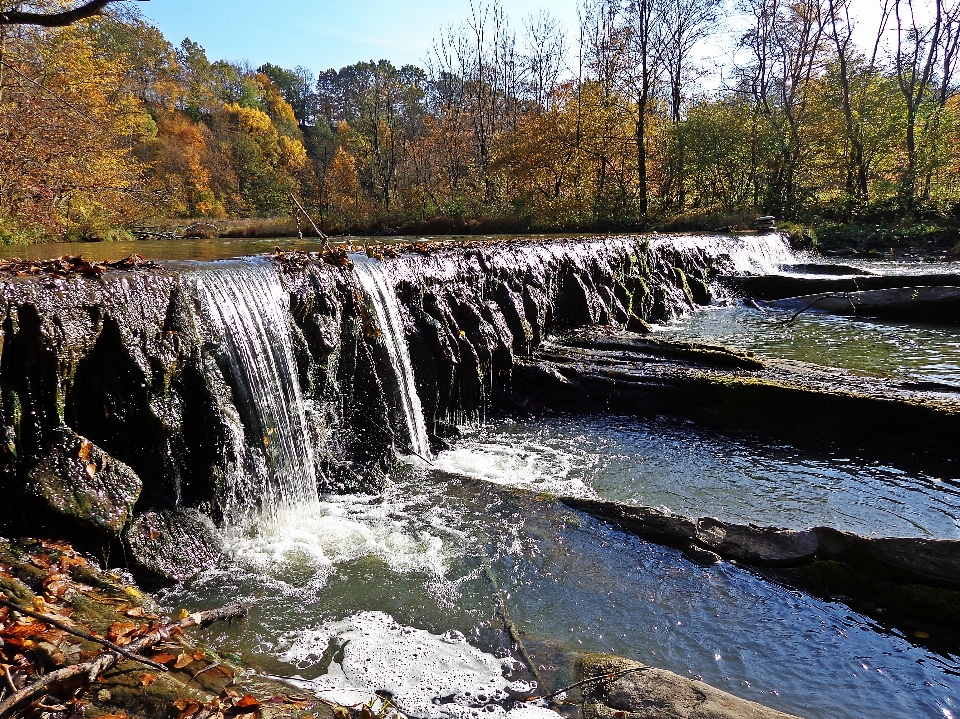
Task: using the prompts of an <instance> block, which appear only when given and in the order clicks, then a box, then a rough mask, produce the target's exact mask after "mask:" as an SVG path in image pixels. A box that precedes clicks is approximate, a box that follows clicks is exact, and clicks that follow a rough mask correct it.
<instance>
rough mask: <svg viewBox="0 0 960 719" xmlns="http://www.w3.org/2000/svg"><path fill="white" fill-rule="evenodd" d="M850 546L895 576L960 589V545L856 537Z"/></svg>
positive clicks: (889, 538) (913, 539) (916, 540)
mask: <svg viewBox="0 0 960 719" xmlns="http://www.w3.org/2000/svg"><path fill="white" fill-rule="evenodd" d="M848 536H849V535H848ZM850 542H851V544H852V545H853V547H855V548H856V549H857V550H859V551H861V552H863V553H865V554H866V555H867V556H868V557H869V558H870V559H872V560H873V561H876V562H881V563H883V564H884V565H886V566H887V567H889V569H890V571H891V572H892V573H900V572H902V573H906V574H907V575H909V576H913V577H916V578H917V579H920V580H921V581H924V582H926V583H932V584H936V585H940V586H944V587H950V588H952V589H960V541H955V540H930V539H923V538H919V537H910V538H899V537H859V536H856V535H853V536H851V537H850ZM841 556H842V555H841Z"/></svg>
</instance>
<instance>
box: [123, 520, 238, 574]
mask: <svg viewBox="0 0 960 719" xmlns="http://www.w3.org/2000/svg"><path fill="white" fill-rule="evenodd" d="M123 538H124V540H125V544H126V546H127V549H128V550H129V552H130V558H131V559H133V560H134V562H136V564H137V565H138V566H139V567H140V568H141V569H145V570H147V571H148V572H150V573H151V574H153V575H156V576H157V577H160V578H161V579H165V580H172V581H174V582H183V581H186V580H188V579H191V578H193V577H195V576H197V575H198V574H200V572H202V571H203V570H205V569H208V568H210V567H211V566H212V565H213V564H215V563H216V562H217V559H219V557H220V554H221V543H220V540H219V538H218V537H217V529H216V527H215V526H214V524H213V522H212V521H211V520H210V518H209V517H207V516H206V515H204V514H201V513H200V512H198V511H197V510H195V509H151V510H148V511H146V512H143V513H142V514H138V515H137V517H136V519H134V520H133V524H131V525H130V528H129V529H127V531H126V532H124V537H123Z"/></svg>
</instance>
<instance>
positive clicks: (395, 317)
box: [354, 256, 430, 457]
mask: <svg viewBox="0 0 960 719" xmlns="http://www.w3.org/2000/svg"><path fill="white" fill-rule="evenodd" d="M354 269H355V271H356V274H357V279H358V280H359V281H360V285H361V286H362V287H363V290H364V292H366V294H367V297H368V298H369V300H370V305H371V309H372V310H373V312H374V315H375V316H376V318H377V324H378V325H379V327H380V331H381V333H382V334H381V339H382V340H383V344H384V346H385V347H386V350H387V355H388V356H389V358H390V364H391V366H392V367H393V371H394V375H395V377H396V381H397V387H398V389H399V402H400V407H399V409H400V411H401V413H402V414H403V420H404V424H405V428H406V431H407V439H408V440H409V447H405V448H403V449H405V450H409V451H411V452H412V453H413V454H417V455H419V456H421V457H429V456H430V440H429V439H428V438H427V423H426V420H425V419H424V416H423V405H422V404H421V403H420V396H419V395H418V394H417V388H416V384H415V382H414V378H413V364H412V363H411V361H410V349H409V347H408V346H407V339H406V335H405V333H404V330H403V320H402V319H401V317H400V303H399V301H398V300H397V295H396V292H395V291H394V289H393V286H392V285H391V283H390V281H389V278H388V276H387V273H386V270H385V269H384V267H383V265H381V264H380V263H379V262H377V261H376V260H371V259H367V258H366V257H362V256H360V257H357V258H356V260H355V263H354Z"/></svg>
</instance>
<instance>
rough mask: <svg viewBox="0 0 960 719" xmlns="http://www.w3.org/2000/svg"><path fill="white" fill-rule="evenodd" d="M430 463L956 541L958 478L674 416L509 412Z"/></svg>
mask: <svg viewBox="0 0 960 719" xmlns="http://www.w3.org/2000/svg"><path fill="white" fill-rule="evenodd" d="M436 466H437V468H439V469H442V470H445V471H448V472H451V473H456V474H463V475H466V476H470V477H475V478H477V479H483V480H487V481H491V482H495V483H497V484H504V485H511V486H515V487H522V488H524V489H530V490H533V491H542V492H550V493H552V494H555V495H566V496H577V497H602V498H603V499H608V500H612V501H616V502H625V503H628V504H634V505H644V506H650V507H660V508H662V509H666V510H669V511H671V512H674V513H677V514H683V515H686V516H690V517H694V518H696V517H702V516H715V517H719V518H720V519H724V520H727V521H732V522H740V523H756V524H763V525H768V526H785V527H789V528H792V529H805V528H807V527H811V526H815V525H827V526H832V527H835V528H837V529H842V530H851V531H855V532H859V533H861V534H881V535H884V536H905V537H914V536H930V537H938V538H960V475H958V476H957V477H937V476H931V475H927V474H924V473H909V472H905V471H903V470H901V469H898V468H895V467H890V466H885V465H883V464H880V463H877V462H875V461H869V460H862V459H857V458H851V457H848V456H845V455H844V454H837V453H832V452H831V451H830V450H829V448H825V449H824V451H823V452H811V451H804V450H798V449H796V448H793V447H790V446H789V445H776V444H770V443H767V442H759V441H756V440H752V439H750V438H746V437H745V438H743V439H736V438H731V437H727V436H724V435H721V434H718V433H715V432H709V431H705V430H702V429H699V428H697V427H694V426H693V425H691V424H688V423H684V422H678V421H671V420H654V421H651V420H640V419H636V418H632V417H617V416H602V417H591V416H558V417H546V418H538V419H537V420H536V421H535V422H522V421H515V420H510V419H505V420H501V421H498V422H490V423H488V424H486V425H483V426H479V427H473V428H465V436H464V438H463V439H462V440H461V441H460V442H458V443H457V446H456V447H455V448H453V449H451V450H449V451H447V452H442V453H441V454H440V455H439V456H438V457H437V459H436ZM958 472H960V468H958Z"/></svg>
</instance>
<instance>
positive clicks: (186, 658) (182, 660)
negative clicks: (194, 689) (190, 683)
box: [173, 652, 193, 669]
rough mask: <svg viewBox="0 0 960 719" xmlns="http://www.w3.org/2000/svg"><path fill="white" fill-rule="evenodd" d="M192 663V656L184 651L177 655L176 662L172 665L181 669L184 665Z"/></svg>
mask: <svg viewBox="0 0 960 719" xmlns="http://www.w3.org/2000/svg"><path fill="white" fill-rule="evenodd" d="M192 663H193V657H192V656H190V655H189V654H187V653H186V652H184V653H183V654H181V655H180V656H178V657H177V663H176V664H174V665H173V668H174V669H183V668H184V667H185V666H187V665H189V664H192Z"/></svg>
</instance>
